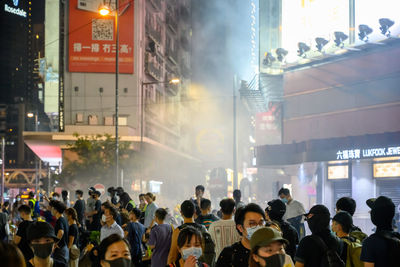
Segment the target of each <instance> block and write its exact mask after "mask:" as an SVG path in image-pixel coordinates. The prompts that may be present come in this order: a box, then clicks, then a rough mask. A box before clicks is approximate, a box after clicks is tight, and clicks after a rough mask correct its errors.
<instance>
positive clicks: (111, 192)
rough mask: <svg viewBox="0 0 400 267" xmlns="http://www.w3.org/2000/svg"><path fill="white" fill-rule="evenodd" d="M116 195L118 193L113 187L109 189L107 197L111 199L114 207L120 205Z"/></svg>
mask: <svg viewBox="0 0 400 267" xmlns="http://www.w3.org/2000/svg"><path fill="white" fill-rule="evenodd" d="M116 194H117V192H116V190H115V188H114V187H113V186H111V187H109V188H107V196H108V197H109V198H110V202H111V204H113V205H114V206H115V205H117V203H118V201H117V196H116Z"/></svg>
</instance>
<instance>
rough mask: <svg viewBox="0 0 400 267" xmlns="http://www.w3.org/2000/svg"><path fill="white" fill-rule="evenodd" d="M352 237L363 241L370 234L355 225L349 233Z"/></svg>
mask: <svg viewBox="0 0 400 267" xmlns="http://www.w3.org/2000/svg"><path fill="white" fill-rule="evenodd" d="M349 235H350V237H352V238H354V239H357V240H358V241H360V243H362V241H363V240H364V239H365V238H367V237H368V235H367V234H366V233H364V232H362V231H361V229H360V228H358V227H354V228H353V229H352V231H351V232H350V233H349Z"/></svg>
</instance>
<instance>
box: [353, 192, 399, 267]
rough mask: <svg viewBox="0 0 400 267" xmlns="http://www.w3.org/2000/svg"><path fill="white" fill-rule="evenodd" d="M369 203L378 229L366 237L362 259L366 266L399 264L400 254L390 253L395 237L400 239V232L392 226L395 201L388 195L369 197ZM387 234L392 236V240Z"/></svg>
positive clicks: (373, 221)
mask: <svg viewBox="0 0 400 267" xmlns="http://www.w3.org/2000/svg"><path fill="white" fill-rule="evenodd" d="M367 205H368V207H370V208H371V213H370V214H371V221H372V223H373V224H374V225H376V231H375V233H374V234H372V235H370V236H369V237H367V238H366V239H364V241H363V246H362V250H361V256H360V259H361V261H363V262H364V266H365V267H389V266H399V258H398V257H399V255H394V253H390V248H391V246H390V245H389V244H391V243H392V242H393V241H394V240H393V239H400V234H399V233H396V232H394V231H393V226H392V220H393V217H394V214H395V205H394V203H393V201H392V200H391V199H390V198H388V197H385V196H380V197H378V198H376V199H375V198H371V199H368V200H367ZM385 236H387V237H391V238H392V240H389V238H387V237H385ZM390 241H392V242H390ZM394 243H395V242H393V243H392V244H394ZM397 244H398V241H397ZM392 261H394V263H393V262H392Z"/></svg>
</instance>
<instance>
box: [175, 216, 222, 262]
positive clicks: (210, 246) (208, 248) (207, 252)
mask: <svg viewBox="0 0 400 267" xmlns="http://www.w3.org/2000/svg"><path fill="white" fill-rule="evenodd" d="M187 226H193V227H194V228H196V229H197V230H199V231H200V233H201V236H202V237H203V242H204V250H203V255H201V257H200V258H199V260H200V261H202V262H205V263H207V264H208V265H209V266H214V261H215V256H216V255H215V244H214V241H213V240H212V239H211V235H210V234H209V233H208V232H207V230H206V228H205V227H204V226H203V225H200V224H197V223H185V224H182V225H181V226H179V227H178V229H179V231H181V230H182V229H184V228H185V227H187Z"/></svg>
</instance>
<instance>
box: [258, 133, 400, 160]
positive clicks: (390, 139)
mask: <svg viewBox="0 0 400 267" xmlns="http://www.w3.org/2000/svg"><path fill="white" fill-rule="evenodd" d="M393 156H396V157H398V156H400V132H392V133H382V134H368V135H360V136H347V137H339V138H327V139H316V140H308V141H304V142H300V143H292V144H283V145H265V146H259V147H257V166H258V167H263V166H280V165H292V164H300V163H303V162H322V161H335V160H359V159H368V158H378V157H393Z"/></svg>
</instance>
